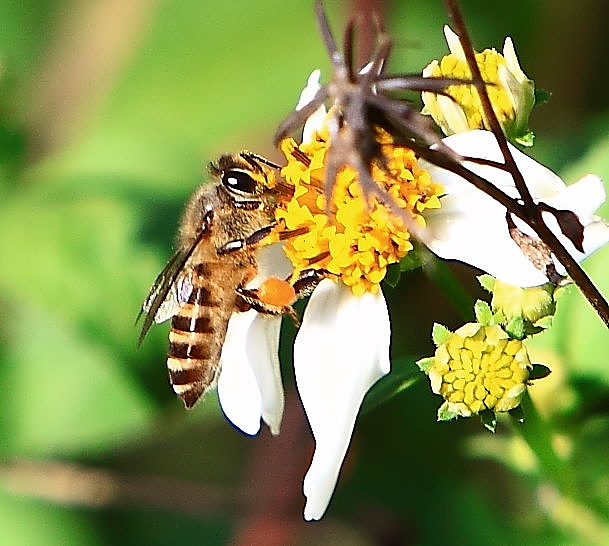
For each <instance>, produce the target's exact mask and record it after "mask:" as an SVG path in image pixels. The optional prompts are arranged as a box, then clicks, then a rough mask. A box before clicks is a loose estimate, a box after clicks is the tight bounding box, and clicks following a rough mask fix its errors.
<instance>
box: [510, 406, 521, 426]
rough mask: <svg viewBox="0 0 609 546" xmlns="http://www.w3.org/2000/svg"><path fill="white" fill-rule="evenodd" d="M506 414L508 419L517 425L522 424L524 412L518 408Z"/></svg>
mask: <svg viewBox="0 0 609 546" xmlns="http://www.w3.org/2000/svg"><path fill="white" fill-rule="evenodd" d="M508 413H509V414H510V417H511V418H512V419H513V420H514V421H516V422H517V423H518V424H520V425H522V423H524V411H522V408H521V407H520V406H517V407H515V408H514V409H512V410H510V411H509V412H508Z"/></svg>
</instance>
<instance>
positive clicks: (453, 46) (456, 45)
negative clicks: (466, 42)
mask: <svg viewBox="0 0 609 546" xmlns="http://www.w3.org/2000/svg"><path fill="white" fill-rule="evenodd" d="M444 36H445V38H446V43H447V44H448V49H450V52H451V53H452V54H453V55H454V56H455V57H457V59H459V60H460V61H465V60H466V59H465V51H463V46H462V45H461V40H459V36H458V35H457V34H456V33H455V32H454V31H453V29H452V28H450V27H449V26H448V25H444Z"/></svg>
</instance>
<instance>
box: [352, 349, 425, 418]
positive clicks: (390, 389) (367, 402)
mask: <svg viewBox="0 0 609 546" xmlns="http://www.w3.org/2000/svg"><path fill="white" fill-rule="evenodd" d="M415 364H416V363H415V361H414V359H411V358H400V359H397V360H394V361H393V362H392V364H391V373H389V374H388V375H386V376H385V377H383V378H382V379H380V380H379V381H377V382H376V383H375V384H374V386H373V387H372V388H371V389H370V390H369V391H368V393H367V394H366V397H365V398H364V401H363V403H362V409H361V413H362V415H364V414H366V413H369V412H370V411H372V410H373V409H375V408H377V407H379V406H381V405H382V404H384V403H385V402H387V401H388V400H390V399H391V398H393V397H394V396H397V395H398V394H401V393H402V392H404V391H405V390H408V389H409V388H410V387H412V386H413V385H415V384H416V383H417V382H419V381H420V380H421V379H422V378H423V375H421V373H420V372H419V371H418V370H417V368H416V366H415Z"/></svg>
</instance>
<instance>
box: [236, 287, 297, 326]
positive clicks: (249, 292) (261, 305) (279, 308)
mask: <svg viewBox="0 0 609 546" xmlns="http://www.w3.org/2000/svg"><path fill="white" fill-rule="evenodd" d="M235 292H237V296H239V298H238V302H237V309H238V310H239V311H249V310H250V309H254V310H255V311H258V313H262V314H263V315H272V316H280V315H289V316H290V317H291V318H292V320H293V321H294V323H295V324H296V326H299V325H300V321H299V320H298V316H297V315H296V311H294V308H293V307H292V306H291V305H271V304H269V303H266V302H264V301H262V300H261V299H260V297H259V296H258V290H257V289H255V288H243V287H241V286H239V287H237V288H236V289H235Z"/></svg>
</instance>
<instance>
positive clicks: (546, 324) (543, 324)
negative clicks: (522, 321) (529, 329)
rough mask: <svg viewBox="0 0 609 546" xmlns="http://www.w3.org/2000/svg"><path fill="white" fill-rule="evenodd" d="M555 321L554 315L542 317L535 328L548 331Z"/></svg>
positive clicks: (535, 324)
mask: <svg viewBox="0 0 609 546" xmlns="http://www.w3.org/2000/svg"><path fill="white" fill-rule="evenodd" d="M553 319H554V316H553V315H548V316H546V317H541V318H540V319H539V320H538V321H536V322H535V323H534V324H533V326H537V328H541V329H542V330H547V329H548V328H551V327H552V321H553Z"/></svg>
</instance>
